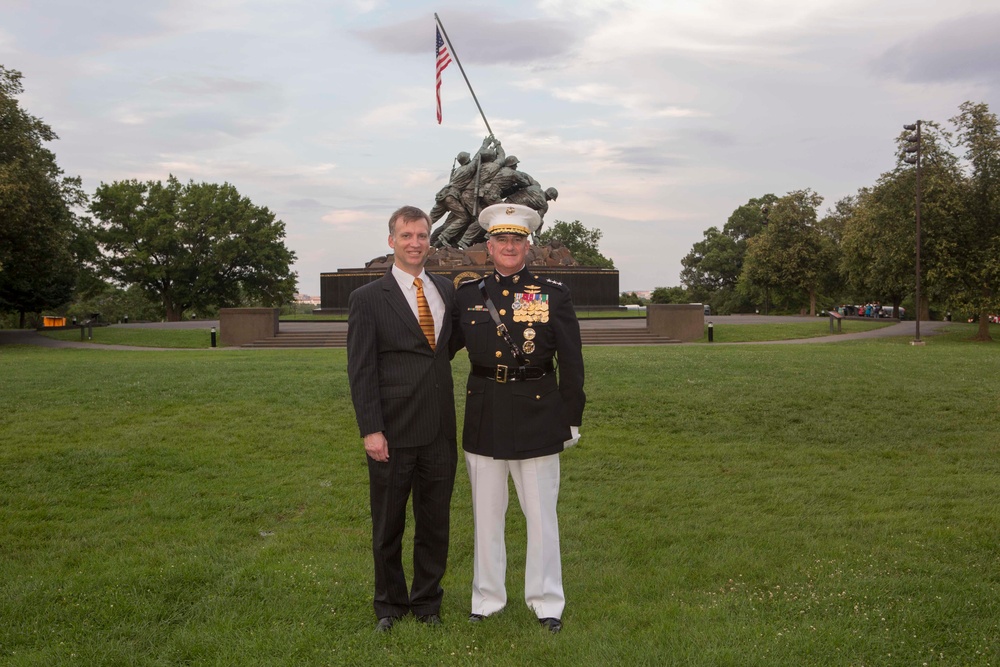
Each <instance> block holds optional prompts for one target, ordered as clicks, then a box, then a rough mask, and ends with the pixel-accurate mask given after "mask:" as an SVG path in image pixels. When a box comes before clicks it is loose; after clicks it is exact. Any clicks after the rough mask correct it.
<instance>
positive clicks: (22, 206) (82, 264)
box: [0, 65, 296, 327]
mask: <svg viewBox="0 0 1000 667" xmlns="http://www.w3.org/2000/svg"><path fill="white" fill-rule="evenodd" d="M23 91H24V87H23V83H22V75H21V73H20V72H18V71H17V70H13V69H8V68H6V67H4V66H3V65H0V315H2V314H3V313H13V314H15V316H16V317H17V320H18V326H20V327H24V326H25V324H26V317H27V316H28V315H29V314H38V313H41V312H43V311H52V310H55V309H60V308H63V307H66V306H67V304H70V303H71V302H72V304H73V305H72V306H71V307H70V310H76V311H79V312H80V313H101V314H102V315H103V316H104V317H105V318H112V319H114V318H121V317H122V316H128V315H129V314H130V313H131V314H132V317H133V318H135V319H161V318H165V319H167V320H170V321H176V320H180V319H181V318H182V317H184V316H185V314H188V313H191V314H194V313H198V314H211V313H213V312H215V311H216V310H217V309H218V308H223V307H233V306H244V305H262V306H278V305H281V304H284V303H287V302H289V301H291V299H292V298H293V295H294V292H295V285H296V274H295V273H294V272H292V271H291V269H290V266H291V264H292V263H293V262H294V261H295V254H294V253H293V252H292V251H290V250H289V249H288V248H287V247H286V246H285V243H284V238H285V225H284V223H283V222H282V221H281V220H278V219H277V218H276V217H275V215H274V214H273V213H272V212H271V211H269V210H268V209H267V208H266V207H263V206H257V205H255V204H254V203H253V202H251V201H250V200H249V199H248V198H246V197H244V196H242V195H240V193H239V192H238V191H237V190H236V188H235V187H234V186H232V185H230V184H229V183H224V184H222V185H218V184H212V183H195V182H193V181H191V182H188V183H182V182H181V181H180V180H178V179H177V178H175V177H174V176H173V175H171V176H169V178H168V179H167V181H166V182H161V181H146V182H140V181H137V180H127V181H115V182H112V183H101V184H100V186H99V187H98V188H97V190H96V191H95V192H94V193H93V195H88V194H87V193H85V192H84V190H83V188H82V185H81V180H80V179H79V178H78V177H69V176H66V175H65V174H64V173H63V171H62V170H61V169H60V168H59V166H58V164H57V162H56V158H55V154H54V153H53V152H52V151H51V150H49V149H48V148H47V147H46V144H48V143H49V142H52V141H54V140H56V139H57V138H58V137H57V136H56V133H55V132H53V130H52V128H51V127H50V126H49V125H47V124H46V123H44V122H43V121H42V120H41V119H39V118H37V117H35V116H33V115H31V114H30V113H28V112H27V111H26V110H25V109H23V108H22V107H21V105H20V103H19V101H18V99H17V97H18V95H20V94H21V93H22V92H23Z"/></svg>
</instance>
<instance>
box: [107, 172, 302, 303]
mask: <svg viewBox="0 0 1000 667" xmlns="http://www.w3.org/2000/svg"><path fill="white" fill-rule="evenodd" d="M90 211H91V213H92V214H93V216H94V218H95V222H96V224H95V229H94V237H95V239H96V241H97V244H98V246H99V248H100V249H101V251H102V253H103V256H102V259H101V266H102V268H103V270H104V272H105V274H106V275H107V276H108V277H109V278H111V279H112V280H113V281H114V282H115V283H116V284H119V285H135V286H138V287H139V288H140V289H142V291H143V292H144V293H145V294H146V296H147V298H149V299H151V300H154V301H158V302H160V303H162V305H163V310H164V312H165V314H166V318H167V320H170V321H176V320H179V319H180V318H181V316H182V314H183V313H184V311H185V310H189V309H193V310H196V311H197V310H209V309H214V308H219V307H233V306H240V305H248V304H260V305H264V306H278V305H281V304H283V303H286V302H288V301H290V300H291V299H292V296H293V294H294V292H295V280H296V275H295V273H293V272H292V271H291V270H290V265H291V264H292V262H294V260H295V254H294V253H293V252H291V251H290V250H288V249H287V248H286V247H285V244H284V241H283V239H284V237H285V225H284V223H283V222H281V221H280V220H276V219H275V216H274V214H273V213H271V211H269V210H268V209H267V208H265V207H261V206H255V205H254V204H253V203H252V202H251V201H250V200H249V199H247V198H246V197H243V196H241V195H240V194H239V192H237V190H236V188H235V187H233V186H232V185H230V184H228V183H225V184H222V185H217V184H211V183H194V182H193V181H192V182H190V183H187V184H182V183H181V182H180V181H179V180H178V179H176V178H175V177H173V176H170V178H169V179H168V180H167V182H166V183H162V182H160V181H147V182H145V183H140V182H139V181H135V180H131V181H116V182H114V183H111V184H104V183H102V184H101V185H100V187H98V188H97V192H96V193H95V194H94V197H93V201H92V203H91V206H90Z"/></svg>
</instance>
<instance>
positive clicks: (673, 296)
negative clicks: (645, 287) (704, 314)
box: [649, 287, 691, 303]
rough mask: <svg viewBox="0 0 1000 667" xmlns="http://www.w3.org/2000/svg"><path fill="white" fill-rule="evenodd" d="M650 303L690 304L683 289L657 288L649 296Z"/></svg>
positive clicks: (687, 294) (689, 299)
mask: <svg viewBox="0 0 1000 667" xmlns="http://www.w3.org/2000/svg"><path fill="white" fill-rule="evenodd" d="M649 302H650V303H690V302H691V297H690V295H689V293H688V291H687V290H686V289H684V288H683V287H657V288H656V289H654V290H653V293H652V294H650V295H649Z"/></svg>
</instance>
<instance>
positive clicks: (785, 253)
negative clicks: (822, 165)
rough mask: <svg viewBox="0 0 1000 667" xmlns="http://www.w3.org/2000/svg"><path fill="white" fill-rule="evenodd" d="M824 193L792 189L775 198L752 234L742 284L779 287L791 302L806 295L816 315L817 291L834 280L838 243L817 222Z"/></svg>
mask: <svg viewBox="0 0 1000 667" xmlns="http://www.w3.org/2000/svg"><path fill="white" fill-rule="evenodd" d="M822 201H823V198H822V197H820V196H819V195H818V194H816V193H815V192H813V191H811V190H808V189H807V190H798V191H795V192H790V193H788V194H787V195H785V196H784V197H782V198H781V199H779V200H777V201H776V202H775V203H774V206H772V207H771V208H770V211H769V214H768V216H767V229H765V230H764V231H763V232H761V233H759V234H757V235H756V236H754V237H752V238H750V239H748V241H747V254H746V258H745V260H744V264H743V273H742V276H741V283H743V285H742V288H743V289H744V290H745V291H750V292H752V291H753V290H754V289H757V290H761V289H764V290H778V291H779V293H784V295H786V296H787V297H788V298H789V299H791V300H793V301H798V302H799V303H802V302H803V297H805V298H808V301H809V314H810V315H815V314H816V298H817V294H818V293H819V292H820V291H821V290H823V289H825V288H829V287H831V286H832V285H833V284H834V283H835V282H836V272H835V267H836V263H835V262H836V252H837V250H836V246H835V243H834V240H833V239H832V238H831V237H830V236H829V234H827V233H824V231H823V230H822V228H821V227H820V226H819V225H818V224H817V219H816V209H817V207H818V206H819V205H820V203H822Z"/></svg>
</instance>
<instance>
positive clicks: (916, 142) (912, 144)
mask: <svg viewBox="0 0 1000 667" xmlns="http://www.w3.org/2000/svg"><path fill="white" fill-rule="evenodd" d="M920 125H921V121H919V120H918V121H917V122H916V123H914V124H912V125H904V126H903V129H904V130H909V131H911V132H912V131H916V134H911V135H910V136H908V137H907V138H906V143H907V144H908V145H907V146H906V149H905V151H906V152H907V153H910V154H911V155H907V156H906V157H905V158H903V159H904V160H905V161H906V162H907V163H908V164H913V165H916V166H917V202H916V209H917V210H916V217H917V233H916V279H917V280H916V290H915V295H914V298H915V299H916V311H917V319H916V326H917V331H916V337H915V338H914V339H913V341H912V343H911V344H912V345H923V344H924V342H923V341H922V340H920V144H921V142H920Z"/></svg>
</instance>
